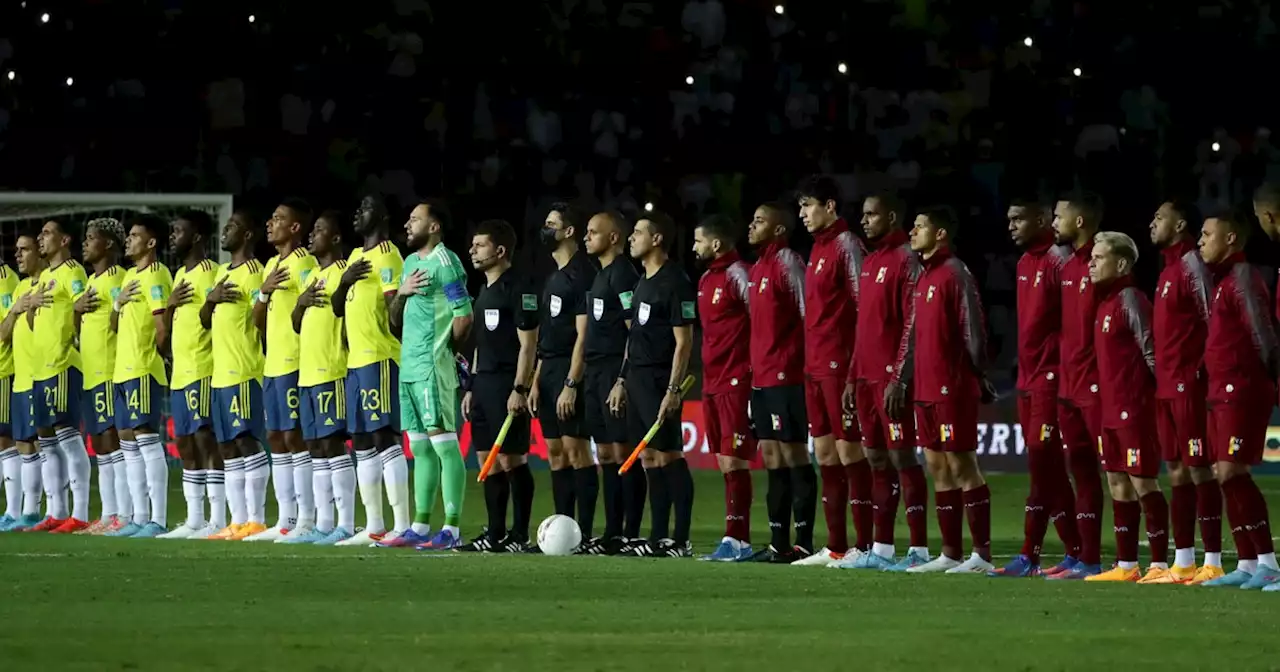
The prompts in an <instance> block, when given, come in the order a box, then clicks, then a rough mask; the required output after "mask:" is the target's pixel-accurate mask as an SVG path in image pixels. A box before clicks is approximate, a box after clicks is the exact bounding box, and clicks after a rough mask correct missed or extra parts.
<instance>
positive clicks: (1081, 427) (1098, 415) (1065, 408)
mask: <svg viewBox="0 0 1280 672" xmlns="http://www.w3.org/2000/svg"><path fill="white" fill-rule="evenodd" d="M1058 429H1059V431H1060V433H1061V436H1062V445H1063V446H1064V447H1065V448H1066V449H1067V450H1079V451H1082V450H1084V449H1085V448H1092V447H1094V446H1096V445H1097V444H1098V437H1099V436H1102V404H1101V403H1097V404H1089V405H1088V406H1080V405H1078V404H1076V403H1074V402H1071V401H1067V400H1066V399H1060V400H1059V401H1058ZM1151 429H1152V431H1153V432H1154V431H1155V427H1152V428H1151Z"/></svg>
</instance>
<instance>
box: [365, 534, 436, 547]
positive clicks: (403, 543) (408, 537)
mask: <svg viewBox="0 0 1280 672" xmlns="http://www.w3.org/2000/svg"><path fill="white" fill-rule="evenodd" d="M427 541H429V539H428V538H427V537H425V536H423V535H421V534H418V533H417V532H414V531H413V530H405V531H404V532H401V533H400V536H397V537H394V538H387V537H383V538H382V541H379V542H378V543H376V544H374V546H377V547H378V548H410V547H414V546H421V545H422V544H425V543H427Z"/></svg>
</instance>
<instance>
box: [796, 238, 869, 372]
mask: <svg viewBox="0 0 1280 672" xmlns="http://www.w3.org/2000/svg"><path fill="white" fill-rule="evenodd" d="M864 256H865V252H864V250H863V247H862V241H861V240H859V239H858V237H857V236H855V235H853V232H852V231H850V230H849V225H848V224H846V223H845V221H844V219H837V220H836V221H835V222H834V223H833V224H832V225H831V226H828V227H827V228H825V229H823V230H822V231H819V232H817V233H815V234H814V235H813V251H812V252H810V253H809V265H808V266H806V267H805V270H804V305H805V312H804V356H805V366H804V372H805V373H806V374H808V375H809V377H810V378H836V377H839V378H841V379H843V378H844V377H845V374H846V372H847V370H848V366H849V360H850V358H851V357H852V356H853V350H854V346H853V343H854V333H855V331H856V329H857V323H858V277H859V274H860V273H861V272H862V259H863V257H864Z"/></svg>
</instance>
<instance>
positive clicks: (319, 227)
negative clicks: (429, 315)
mask: <svg viewBox="0 0 1280 672" xmlns="http://www.w3.org/2000/svg"><path fill="white" fill-rule="evenodd" d="M311 254H312V255H314V256H315V258H316V262H317V263H318V265H319V267H318V268H317V269H316V270H314V271H313V272H312V273H311V275H310V277H309V278H308V280H307V283H306V289H304V290H303V292H302V294H301V295H299V296H298V302H297V305H296V306H295V307H294V309H293V315H292V318H293V325H292V327H293V330H294V331H295V332H296V333H297V334H298V341H299V359H298V391H299V393H300V396H301V406H302V409H301V410H302V435H303V438H304V439H305V440H306V441H307V448H308V450H310V451H311V464H312V476H311V488H312V492H313V495H312V498H313V499H314V500H315V506H316V511H315V521H316V522H315V526H314V527H312V528H311V530H310V531H308V532H301V530H300V531H299V533H295V534H290V535H289V536H287V537H285V538H284V539H283V540H282V541H281V542H280V543H285V544H316V545H319V546H332V545H335V544H337V543H338V542H340V541H346V540H347V539H350V538H351V537H353V536H354V535H355V527H356V472H355V466H354V465H353V464H352V463H351V456H350V455H348V454H347V450H346V440H347V394H346V389H345V388H346V379H347V357H348V354H347V348H346V345H345V344H344V342H343V338H342V318H340V317H338V316H336V315H334V314H333V311H332V310H330V309H329V302H330V301H332V300H333V294H334V292H336V291H337V289H338V285H339V284H341V282H342V274H343V273H345V272H346V270H347V261H346V259H342V258H341V256H340V255H341V254H342V219H341V216H340V215H339V214H338V213H336V212H333V211H328V212H325V213H323V214H321V215H320V217H319V218H317V219H316V225H315V228H314V229H313V230H312V232H311ZM312 308H315V310H311V309H312ZM295 473H296V472H295ZM334 504H337V507H338V518H337V521H336V523H335V521H334V515H333V508H334ZM304 515H305V512H304Z"/></svg>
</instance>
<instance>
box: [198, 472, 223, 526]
mask: <svg viewBox="0 0 1280 672" xmlns="http://www.w3.org/2000/svg"><path fill="white" fill-rule="evenodd" d="M204 489H205V492H206V493H208V495H209V524H210V525H211V526H213V527H216V528H218V529H219V530H221V529H222V528H224V527H226V526H227V472H225V471H223V470H221V469H206V470H205V472H204Z"/></svg>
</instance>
